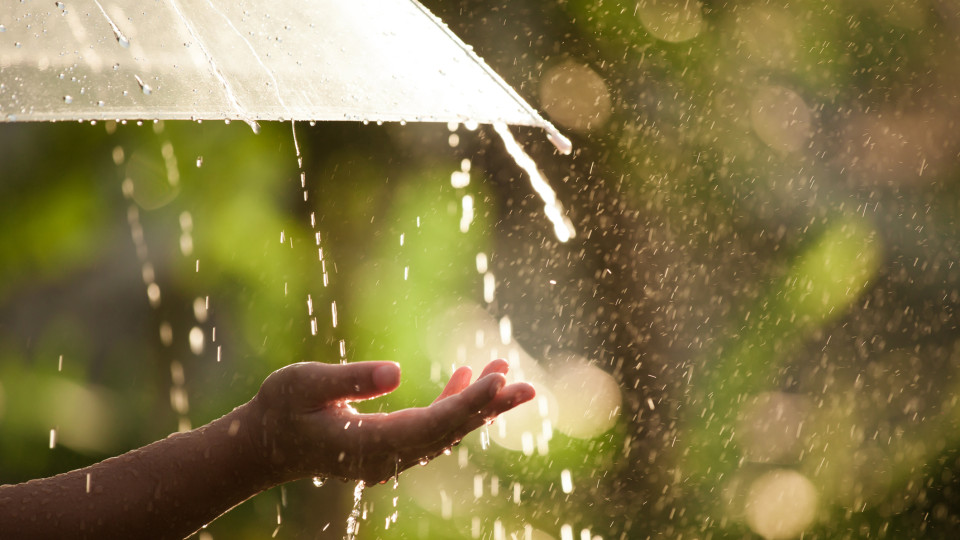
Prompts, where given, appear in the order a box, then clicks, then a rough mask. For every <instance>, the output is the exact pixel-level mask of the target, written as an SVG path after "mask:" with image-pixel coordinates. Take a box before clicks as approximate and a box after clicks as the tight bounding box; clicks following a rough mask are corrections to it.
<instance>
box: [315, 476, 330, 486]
mask: <svg viewBox="0 0 960 540" xmlns="http://www.w3.org/2000/svg"><path fill="white" fill-rule="evenodd" d="M326 483H327V478H326V477H325V476H314V477H313V486H314V487H322V486H323V485H324V484H326Z"/></svg>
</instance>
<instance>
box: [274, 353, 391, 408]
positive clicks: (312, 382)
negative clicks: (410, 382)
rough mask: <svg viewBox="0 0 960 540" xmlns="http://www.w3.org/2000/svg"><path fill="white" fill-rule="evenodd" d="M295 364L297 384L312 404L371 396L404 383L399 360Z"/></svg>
mask: <svg viewBox="0 0 960 540" xmlns="http://www.w3.org/2000/svg"><path fill="white" fill-rule="evenodd" d="M295 366H297V367H298V369H297V370H296V373H295V374H294V375H295V377H296V379H297V384H296V386H297V387H299V390H300V392H302V398H303V399H304V400H305V401H306V402H307V403H309V404H310V405H312V406H324V405H326V404H327V403H330V402H333V401H359V400H363V399H370V398H373V397H377V396H380V395H383V394H386V393H388V392H391V391H393V390H394V389H396V387H397V386H398V385H399V384H400V365H399V364H397V363H396V362H356V363H352V364H324V363H320V362H306V363H303V364H295ZM289 367H293V366H289Z"/></svg>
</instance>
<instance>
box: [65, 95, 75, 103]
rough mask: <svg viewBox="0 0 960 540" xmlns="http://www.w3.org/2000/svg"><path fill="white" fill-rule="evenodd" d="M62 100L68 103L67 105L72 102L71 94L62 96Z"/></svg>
mask: <svg viewBox="0 0 960 540" xmlns="http://www.w3.org/2000/svg"><path fill="white" fill-rule="evenodd" d="M63 102H64V103H66V104H68V105H69V104H71V103H73V96H69V95H68V96H63Z"/></svg>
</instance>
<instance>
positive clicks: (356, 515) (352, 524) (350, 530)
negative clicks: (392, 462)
mask: <svg viewBox="0 0 960 540" xmlns="http://www.w3.org/2000/svg"><path fill="white" fill-rule="evenodd" d="M365 487H366V484H364V483H363V480H361V481H359V482H357V487H355V488H353V509H352V510H350V517H348V518H347V534H346V536H344V540H354V538H356V537H357V533H358V532H359V531H360V499H361V498H363V488H365Z"/></svg>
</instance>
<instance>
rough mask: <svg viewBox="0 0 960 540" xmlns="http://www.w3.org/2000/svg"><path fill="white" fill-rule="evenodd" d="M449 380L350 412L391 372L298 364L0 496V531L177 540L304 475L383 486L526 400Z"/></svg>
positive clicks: (493, 367) (520, 386)
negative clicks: (230, 400)
mask: <svg viewBox="0 0 960 540" xmlns="http://www.w3.org/2000/svg"><path fill="white" fill-rule="evenodd" d="M506 370H507V365H506V362H504V361H502V360H498V361H494V362H491V363H490V364H489V365H488V366H487V367H486V369H484V372H483V373H482V374H481V376H480V378H479V379H478V380H477V382H475V383H473V384H469V381H470V376H471V373H470V371H469V369H468V368H460V369H459V370H457V371H456V372H455V373H454V374H453V376H452V377H451V379H450V382H449V383H448V384H447V387H446V388H445V389H444V390H443V392H442V393H441V394H440V397H438V398H437V400H436V401H434V403H433V404H431V405H430V406H428V407H422V408H413V409H404V410H401V411H397V412H393V413H386V414H383V413H379V414H360V413H358V412H357V411H356V410H355V409H354V408H353V407H351V406H350V404H349V403H350V402H351V401H357V400H361V399H368V398H371V397H375V396H378V395H382V394H385V393H388V392H390V391H392V390H394V389H395V388H396V387H397V385H398V384H399V382H400V369H399V366H398V365H396V364H394V363H391V362H359V363H354V364H346V365H331V364H322V363H313V362H308V363H300V364H292V365H290V366H286V367H284V368H282V369H280V370H277V371H275V372H274V373H273V374H271V375H270V376H269V377H267V379H266V380H265V381H264V383H263V385H262V386H261V388H260V391H259V392H258V393H257V395H256V396H255V397H254V398H253V399H252V400H250V401H249V402H247V403H245V404H243V405H241V406H239V407H237V408H236V409H234V410H233V411H231V412H230V413H229V414H227V415H226V416H223V417H221V418H219V419H217V420H214V421H213V422H211V423H209V424H207V425H205V426H202V427H200V428H197V429H195V430H192V431H189V432H186V433H177V434H174V435H171V436H169V437H167V438H165V439H163V440H160V441H157V442H155V443H152V444H150V445H147V446H145V447H143V448H140V449H137V450H133V451H131V452H127V453H126V454H123V455H121V456H118V457H115V458H110V459H107V460H105V461H102V462H100V463H97V464H94V465H91V466H89V467H86V468H83V469H79V470H76V471H71V472H68V473H64V474H61V475H57V476H54V477H50V478H44V479H38V480H32V481H30V482H26V483H23V484H17V485H12V486H0V530H2V531H4V534H10V535H11V536H12V537H16V538H51V537H56V538H85V537H89V538H183V537H185V536H187V535H189V534H191V533H193V532H194V531H196V530H197V529H199V528H200V527H202V526H203V525H205V524H206V523H208V522H210V521H212V520H213V519H215V518H216V517H217V516H219V515H220V514H222V513H223V512H225V511H227V510H229V509H230V508H232V507H234V506H236V505H237V504H239V503H241V502H243V501H244V500H246V499H248V498H249V497H251V496H253V495H255V494H256V493H259V492H260V491H263V490H265V489H268V488H270V487H273V486H275V485H278V484H281V483H284V482H288V481H291V480H296V479H299V478H305V477H311V476H333V477H341V478H346V479H360V480H364V481H365V482H367V483H374V482H379V481H383V480H386V479H387V478H389V477H391V476H392V475H394V474H395V473H396V472H397V471H402V470H404V469H406V468H408V467H410V466H412V465H414V464H416V463H418V462H420V461H421V460H424V459H431V458H433V457H435V456H436V455H438V454H440V453H441V452H443V450H444V449H445V448H449V447H450V446H452V445H453V444H456V443H457V442H459V440H460V439H461V438H463V436H465V435H466V434H467V433H469V432H470V431H472V430H473V429H476V428H477V427H479V426H481V425H483V423H484V422H486V421H488V420H490V419H492V418H493V417H495V416H496V415H498V414H500V413H502V412H505V411H507V410H509V409H511V408H513V407H514V406H516V405H518V404H520V403H523V402H524V401H528V400H529V399H532V398H533V395H534V392H533V388H532V387H531V386H530V385H528V384H526V383H514V384H510V385H506V384H505V378H504V375H503V374H504V373H505V372H506Z"/></svg>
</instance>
